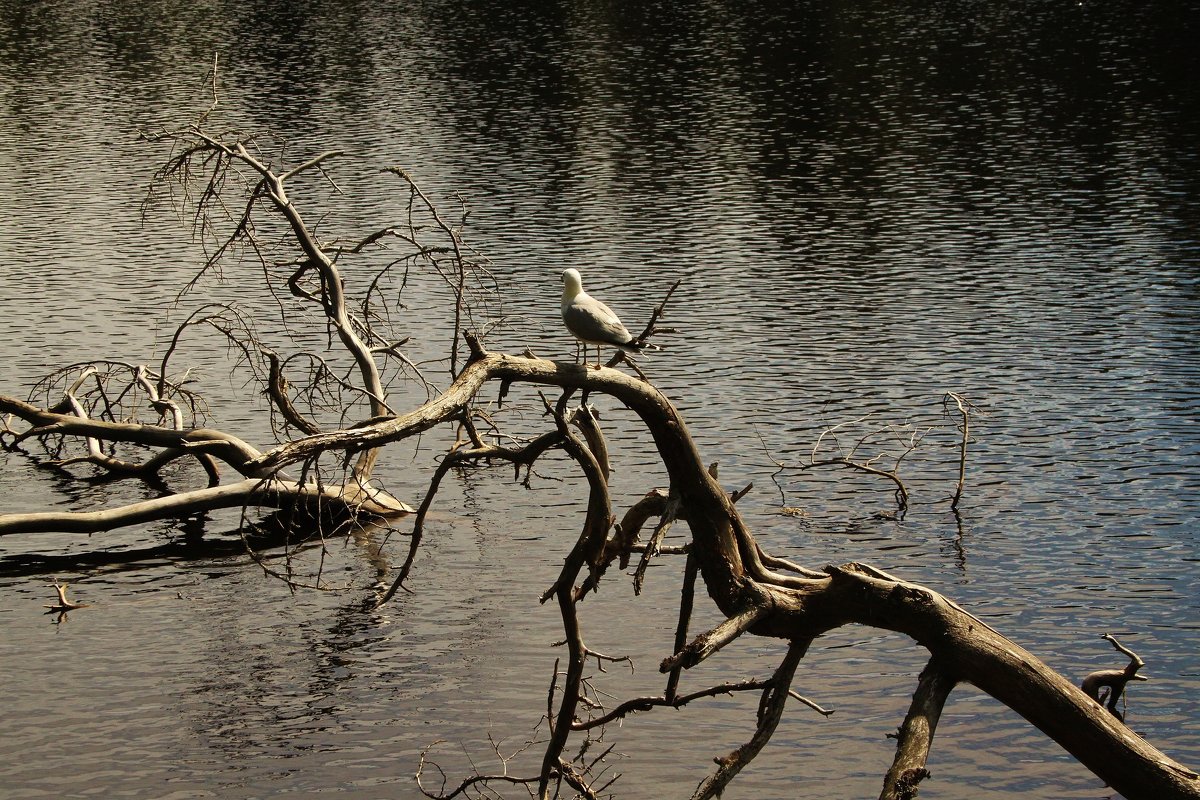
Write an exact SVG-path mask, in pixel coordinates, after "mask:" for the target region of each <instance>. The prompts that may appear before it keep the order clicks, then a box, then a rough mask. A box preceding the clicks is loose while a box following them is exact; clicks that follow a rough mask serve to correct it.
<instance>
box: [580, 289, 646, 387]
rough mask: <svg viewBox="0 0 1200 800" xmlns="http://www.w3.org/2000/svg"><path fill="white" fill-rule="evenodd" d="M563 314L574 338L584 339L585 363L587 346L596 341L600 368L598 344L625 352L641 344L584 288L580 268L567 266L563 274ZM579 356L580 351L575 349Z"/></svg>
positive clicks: (585, 361) (639, 348) (638, 349)
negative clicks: (568, 267)
mask: <svg viewBox="0 0 1200 800" xmlns="http://www.w3.org/2000/svg"><path fill="white" fill-rule="evenodd" d="M562 282H563V293H562V318H563V323H564V324H566V326H567V330H569V331H570V332H571V333H572V334H573V335H574V336H575V338H576V339H578V340H579V341H580V342H581V343H583V360H584V363H585V364H586V363H587V346H588V345H589V344H594V345H596V369H600V348H601V347H602V346H604V345H608V346H609V347H615V348H617V349H618V350H623V351H625V352H626V353H640V352H641V351H642V348H643V345H640V344H637V343H635V342H634V341H633V336H632V335H631V334H630V333H629V331H628V330H626V329H625V326H624V325H622V324H621V320H620V319H618V318H617V315H616V314H615V313H613V310H612V309H611V308H609V307H608V306H606V305H604V303H601V302H600V301H599V300H597V299H596V298H594V297H592V296H591V295H589V294H588V293H587V292H585V291H584V290H583V279H582V278H580V277H579V270H576V269H567V270H563V274H562ZM575 358H576V360H578V358H579V351H578V349H576V351H575Z"/></svg>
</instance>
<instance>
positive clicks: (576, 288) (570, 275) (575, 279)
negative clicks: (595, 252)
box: [562, 269, 583, 297]
mask: <svg viewBox="0 0 1200 800" xmlns="http://www.w3.org/2000/svg"><path fill="white" fill-rule="evenodd" d="M562 282H563V287H564V289H565V290H566V292H567V293H568V294H570V295H571V296H572V297H573V296H575V295H577V294H579V293H580V292H582V291H583V279H582V278H581V277H579V270H577V269H564V270H563V273H562Z"/></svg>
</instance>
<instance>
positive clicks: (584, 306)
mask: <svg viewBox="0 0 1200 800" xmlns="http://www.w3.org/2000/svg"><path fill="white" fill-rule="evenodd" d="M562 318H563V322H564V323H566V325H567V330H569V331H570V332H571V333H573V334H575V338H577V339H581V340H583V341H585V342H588V343H589V344H611V345H622V344H627V343H628V342H629V341H631V340H632V339H633V336H631V335H630V334H629V331H628V330H626V328H625V326H624V325H622V324H621V320H620V319H619V318H618V317H617V315H616V314H614V313H613V310H612V309H611V308H609V307H608V306H606V305H604V303H601V302H600V301H599V300H597V299H595V298H594V297H591V296H589V295H586V294H584V293H583V292H580V293H579V294H577V295H576V296H575V299H574V300H572V301H571V302H570V303H568V304H567V305H566V306H564V307H563V310H562Z"/></svg>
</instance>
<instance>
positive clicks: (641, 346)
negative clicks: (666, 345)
mask: <svg viewBox="0 0 1200 800" xmlns="http://www.w3.org/2000/svg"><path fill="white" fill-rule="evenodd" d="M617 349H619V350H621V351H623V352H625V353H629V354H630V355H635V356H645V355H646V351H647V350H662V348H661V347H659V346H658V345H656V344H651V343H650V342H639V341H637V340H636V339H634V340H633V341H631V342H628V343H626V344H619V345H617Z"/></svg>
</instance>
